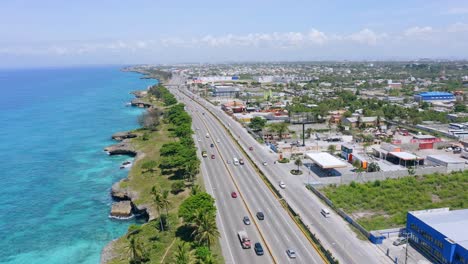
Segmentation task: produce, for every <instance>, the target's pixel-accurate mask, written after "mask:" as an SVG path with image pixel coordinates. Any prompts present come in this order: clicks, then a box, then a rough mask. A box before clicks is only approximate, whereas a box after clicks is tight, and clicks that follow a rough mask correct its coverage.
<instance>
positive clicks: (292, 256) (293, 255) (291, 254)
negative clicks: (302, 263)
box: [286, 249, 296, 258]
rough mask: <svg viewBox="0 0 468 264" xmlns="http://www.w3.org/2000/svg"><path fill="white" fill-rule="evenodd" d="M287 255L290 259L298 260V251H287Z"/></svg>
mask: <svg viewBox="0 0 468 264" xmlns="http://www.w3.org/2000/svg"><path fill="white" fill-rule="evenodd" d="M286 254H288V257H289V258H296V251H294V250H292V249H288V250H286Z"/></svg>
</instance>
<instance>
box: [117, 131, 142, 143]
mask: <svg viewBox="0 0 468 264" xmlns="http://www.w3.org/2000/svg"><path fill="white" fill-rule="evenodd" d="M136 137H137V134H134V133H132V132H128V131H125V132H117V133H115V134H113V135H112V139H113V140H117V141H122V140H124V139H127V138H136Z"/></svg>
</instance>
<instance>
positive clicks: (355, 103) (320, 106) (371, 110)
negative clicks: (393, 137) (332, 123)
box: [288, 91, 449, 124]
mask: <svg viewBox="0 0 468 264" xmlns="http://www.w3.org/2000/svg"><path fill="white" fill-rule="evenodd" d="M335 95H336V97H337V98H330V99H324V100H322V101H320V102H319V101H315V100H313V99H309V98H308V97H307V96H303V97H297V99H295V100H294V104H292V105H290V106H289V107H288V111H289V112H291V113H293V112H312V113H314V114H316V115H317V116H318V115H320V116H322V117H323V116H325V115H327V114H328V111H330V110H337V109H344V108H347V109H348V113H345V116H347V115H348V116H350V115H351V113H353V112H354V111H355V110H357V109H363V111H364V112H363V114H364V116H379V117H384V118H386V119H387V120H397V119H399V120H408V121H410V122H411V123H412V124H418V123H421V122H422V121H439V122H442V123H448V122H449V120H448V119H447V114H446V113H443V112H437V111H434V110H425V111H418V109H417V108H405V107H402V106H398V105H395V104H390V103H387V102H385V101H382V100H378V99H361V98H359V97H358V96H357V95H355V94H354V93H352V92H350V91H339V92H337V93H336V94H335ZM311 102H312V103H316V104H317V107H313V108H307V107H306V106H304V105H303V104H302V103H311ZM421 107H424V105H421Z"/></svg>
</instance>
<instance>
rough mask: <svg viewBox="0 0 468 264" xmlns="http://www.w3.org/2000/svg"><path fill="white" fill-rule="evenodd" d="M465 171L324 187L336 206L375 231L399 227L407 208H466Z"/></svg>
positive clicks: (408, 209) (467, 180) (466, 177)
mask: <svg viewBox="0 0 468 264" xmlns="http://www.w3.org/2000/svg"><path fill="white" fill-rule="evenodd" d="M466 190H468V171H464V172H454V173H451V174H448V175H441V174H438V173H436V174H431V175H426V176H412V177H404V178H400V179H386V180H383V181H379V180H377V181H374V182H367V183H355V182H353V183H351V184H350V185H341V186H339V187H337V186H334V185H332V186H329V187H325V188H324V189H323V190H322V191H323V192H324V193H325V194H326V196H327V197H328V198H329V199H330V200H332V201H333V203H334V204H335V206H336V207H337V208H342V209H343V210H344V211H345V212H347V213H349V214H351V215H354V217H355V220H357V221H358V222H359V223H360V224H361V225H362V226H363V227H365V228H366V229H368V230H377V229H384V228H391V227H398V226H403V225H404V224H405V223H406V213H407V212H408V211H415V210H423V209H430V208H440V207H450V208H451V209H461V208H468V193H467V192H466Z"/></svg>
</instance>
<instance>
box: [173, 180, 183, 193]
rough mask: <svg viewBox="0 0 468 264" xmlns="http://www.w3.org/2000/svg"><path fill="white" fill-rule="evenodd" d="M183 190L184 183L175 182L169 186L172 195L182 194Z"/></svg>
mask: <svg viewBox="0 0 468 264" xmlns="http://www.w3.org/2000/svg"><path fill="white" fill-rule="evenodd" d="M184 189H185V183H184V181H176V182H173V183H172V185H171V192H172V193H173V194H178V193H180V192H182V191H183V190H184Z"/></svg>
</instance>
